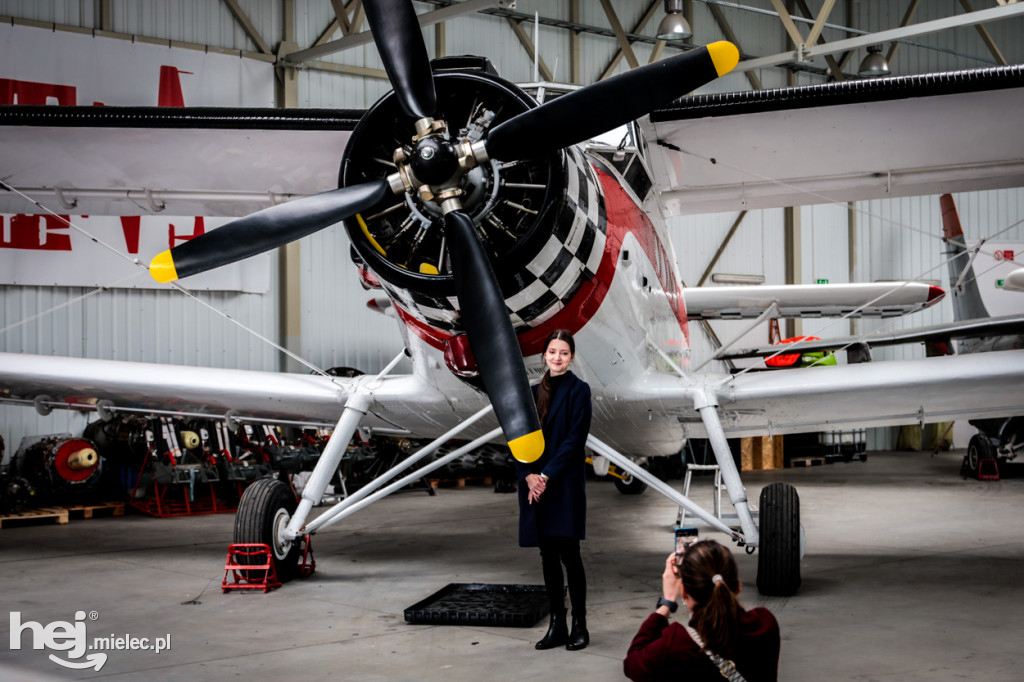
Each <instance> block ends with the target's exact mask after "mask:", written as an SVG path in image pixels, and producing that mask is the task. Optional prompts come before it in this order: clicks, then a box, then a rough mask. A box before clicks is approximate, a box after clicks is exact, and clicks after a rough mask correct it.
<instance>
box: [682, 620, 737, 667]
mask: <svg viewBox="0 0 1024 682" xmlns="http://www.w3.org/2000/svg"><path fill="white" fill-rule="evenodd" d="M683 627H684V628H686V631H687V632H688V633H690V639H692V640H693V641H694V642H695V643H696V644H697V646H699V647H700V649H701V651H703V652H704V653H705V654H707V655H708V658H710V659H711V662H712V663H714V664H715V665H716V666H718V670H719V671H721V673H722V677H724V678H725V679H727V680H729V682H746V679H745V678H744V677H743V675H740V671H739V670H736V664H735V663H733V662H732V661H730V660H729V659H727V658H722V657H721V656H719V655H718V654H716V653H715V652H713V651H711V650H710V649H705V648H704V640H703V639H701V636H700V635H698V634H697V631H696V630H694V629H693V628H692V627H690V624H689V623H686V624H684V625H683Z"/></svg>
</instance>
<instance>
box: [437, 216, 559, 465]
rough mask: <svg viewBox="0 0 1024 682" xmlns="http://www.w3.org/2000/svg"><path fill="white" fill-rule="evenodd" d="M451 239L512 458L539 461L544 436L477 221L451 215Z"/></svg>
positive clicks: (483, 369)
mask: <svg viewBox="0 0 1024 682" xmlns="http://www.w3.org/2000/svg"><path fill="white" fill-rule="evenodd" d="M445 236H446V237H447V239H448V253H449V256H450V257H451V262H452V275H453V277H454V279H455V292H456V295H457V296H458V299H459V311H460V313H461V315H462V323H463V326H464V327H465V328H466V336H467V337H468V339H469V347H470V349H471V350H472V351H473V356H474V357H475V358H476V364H477V368H478V369H479V370H480V378H481V379H482V380H483V383H484V389H486V391H487V395H488V397H489V398H490V399H491V404H492V405H494V413H495V415H497V417H498V423H499V424H501V428H502V430H503V431H504V432H505V438H506V439H507V440H508V446H509V448H510V449H511V450H512V456H513V457H515V458H516V459H518V460H519V461H520V462H533V461H534V460H536V459H537V458H538V457H540V456H541V455H542V454H543V453H544V434H543V433H542V432H541V430H540V419H539V418H538V417H537V404H536V403H535V402H534V399H533V391H532V390H531V389H530V383H529V381H528V380H527V378H526V368H525V367H524V366H523V360H522V351H521V350H520V349H519V342H518V341H517V340H516V333H515V330H514V329H513V328H512V321H511V320H510V319H509V317H508V313H507V312H506V309H505V299H504V297H503V296H502V295H501V290H500V289H499V288H498V280H497V278H496V277H495V276H494V272H493V271H492V270H491V264H490V261H488V260H487V254H486V253H485V252H484V248H483V245H482V244H481V243H480V239H479V238H478V237H477V235H476V228H475V227H474V225H473V219H472V218H470V217H469V216H468V215H466V214H465V213H463V212H462V211H453V212H451V213H449V214H448V215H446V216H445Z"/></svg>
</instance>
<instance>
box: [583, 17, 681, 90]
mask: <svg viewBox="0 0 1024 682" xmlns="http://www.w3.org/2000/svg"><path fill="white" fill-rule="evenodd" d="M604 2H607V0H602V4H603V3H604ZM660 6H661V0H652V2H651V4H650V6H649V7H648V8H647V11H646V12H644V15H643V16H642V17H640V21H638V22H637V24H636V26H635V27H633V31H632V32H633V33H639V32H640V31H642V30H644V27H645V26H647V22H649V21H650V20H651V17H653V16H654V12H655V11H656V10H657V9H658V7H660ZM605 11H607V10H605ZM613 28H614V27H613ZM621 30H622V26H621V25H620V26H619V31H620V32H621ZM616 37H618V36H616ZM622 40H625V41H626V45H629V46H630V47H629V53H630V54H633V47H632V45H630V43H629V38H627V37H626V35H625V33H623V35H622ZM622 40H620V41H619V50H618V52H616V53H615V56H614V57H612V60H611V61H610V62H608V66H606V67H605V69H604V71H602V72H601V77H600V78H598V79H597V80H599V81H603V80H604V79H605V78H607V77H608V76H610V75H611V74H612V71H614V70H615V68H616V67H617V66H618V65H619V62H621V61H622V58H623V56H626V53H625V52H624V51H623V49H622ZM658 42H659V43H661V45H662V49H664V45H665V41H664V40H659V41H658ZM655 49H657V44H655ZM651 56H652V57H653V56H654V55H651ZM659 56H660V52H659ZM633 59H634V60H635V59H636V56H635V55H634V57H633ZM627 61H628V57H627ZM654 61H657V59H655V60H654ZM630 68H636V67H635V66H631V67H630Z"/></svg>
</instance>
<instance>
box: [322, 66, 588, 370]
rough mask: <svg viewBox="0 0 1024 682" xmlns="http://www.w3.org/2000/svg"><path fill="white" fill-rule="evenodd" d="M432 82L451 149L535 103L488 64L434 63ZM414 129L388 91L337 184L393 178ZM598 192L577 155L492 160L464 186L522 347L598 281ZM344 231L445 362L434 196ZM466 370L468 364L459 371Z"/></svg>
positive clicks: (450, 297) (454, 318) (442, 254)
mask: <svg viewBox="0 0 1024 682" xmlns="http://www.w3.org/2000/svg"><path fill="white" fill-rule="evenodd" d="M434 82H435V88H436V90H437V97H438V111H439V113H438V118H439V119H443V120H445V121H447V122H448V124H449V126H450V128H449V131H448V132H449V136H450V138H451V140H452V141H453V142H461V141H462V140H465V139H468V140H469V141H470V142H473V141H477V140H479V139H481V138H483V137H485V136H486V134H487V131H488V130H490V129H492V128H493V127H495V126H496V125H498V124H499V123H501V122H503V121H505V120H507V119H509V118H511V117H513V116H515V115H517V114H519V113H521V112H523V111H526V110H527V109H529V108H532V107H535V106H536V105H537V103H536V101H535V100H533V98H531V97H530V96H529V95H527V94H526V93H525V92H523V91H522V90H521V89H519V88H518V87H516V86H515V85H513V84H511V83H509V82H507V81H505V80H502V79H501V78H499V77H498V76H497V75H495V74H493V73H492V72H490V71H489V70H488V69H486V68H478V69H473V70H454V71H447V70H441V69H438V68H437V66H436V65H435V75H434ZM457 126H461V127H458V128H457ZM415 132H416V131H415V129H414V126H413V122H411V121H409V120H408V118H407V117H406V116H405V114H404V113H403V112H402V110H401V107H400V105H399V103H398V101H397V99H396V98H395V96H394V94H393V93H392V94H389V95H387V96H385V97H384V98H383V99H381V100H380V101H378V102H377V103H376V104H375V105H374V106H373V107H371V109H370V110H369V111H367V113H366V114H365V116H364V117H363V119H362V120H361V121H360V123H359V125H358V126H357V127H356V129H355V130H354V131H353V134H352V137H351V140H350V141H349V145H348V147H347V148H346V150H345V155H344V157H343V159H342V165H341V173H340V184H341V185H342V186H347V185H352V184H358V183H361V182H366V181H368V180H376V179H380V178H384V177H386V176H387V175H389V174H391V173H394V170H395V165H394V163H393V160H392V159H393V154H395V153H396V152H395V150H396V149H398V150H400V151H399V152H398V153H400V154H410V153H412V152H413V148H412V147H411V146H410V145H409V144H408V143H407V141H408V140H411V139H413V137H414V136H415ZM418 151H422V150H418ZM413 167H414V168H415V166H413ZM599 187H600V186H599V184H598V181H597V178H596V176H595V175H594V172H593V169H592V168H591V167H590V165H589V164H588V163H587V162H586V160H585V159H584V157H583V155H582V153H580V152H579V151H578V150H577V149H575V148H570V149H567V150H564V151H560V152H558V153H556V154H553V155H552V156H550V157H548V158H545V159H539V160H530V161H518V162H512V163H501V162H497V161H490V162H488V163H485V164H482V165H480V166H478V167H477V168H474V169H473V170H471V171H470V172H469V173H467V174H466V175H465V177H464V178H463V180H462V183H461V189H462V191H463V196H462V203H463V206H464V208H465V211H466V212H467V213H468V214H469V215H470V216H471V217H472V218H473V221H474V224H475V225H476V228H477V231H478V234H479V236H480V238H481V241H482V243H483V245H484V248H485V250H486V251H487V254H488V257H489V259H490V261H491V265H492V268H493V270H494V273H495V275H496V277H497V280H498V284H499V287H500V288H501V292H502V295H503V296H504V298H505V305H506V307H507V309H508V312H509V315H510V317H511V319H512V322H513V327H514V328H515V330H516V332H517V334H519V335H520V339H521V341H522V339H523V336H522V334H523V333H524V332H526V331H529V330H532V329H536V328H537V327H538V326H541V325H543V324H544V323H545V322H546V321H547V320H549V319H550V318H551V317H552V316H554V315H555V314H556V313H558V312H559V311H560V310H561V309H562V308H563V307H564V305H565V304H566V302H568V301H569V300H570V299H571V298H572V297H573V295H574V294H575V293H576V292H577V291H578V290H579V288H580V286H581V285H582V284H583V282H585V281H586V280H588V279H591V278H593V277H594V275H595V272H596V270H597V265H598V264H599V263H600V259H601V255H602V254H603V251H604V242H605V232H606V219H605V211H604V200H603V197H602V196H601V192H600V189H599ZM346 229H347V230H348V233H349V236H350V237H351V240H352V243H353V245H354V247H355V254H354V255H355V257H356V258H357V259H358V261H360V262H359V266H360V270H361V272H365V271H367V270H368V271H369V272H370V273H372V275H373V277H374V278H375V280H376V282H375V283H377V282H379V284H380V286H381V287H382V288H383V289H384V290H385V292H386V293H387V294H388V296H389V297H390V298H391V299H392V301H393V302H394V304H395V307H396V311H397V312H398V315H399V317H400V318H401V319H403V321H405V323H406V324H407V325H408V326H409V327H410V328H411V329H412V330H413V331H414V332H415V333H417V334H418V335H419V336H420V337H421V338H423V339H424V340H426V341H427V342H428V343H430V344H431V345H433V346H434V347H436V348H439V349H442V350H446V352H447V354H446V357H447V356H452V355H453V353H451V352H450V349H449V347H450V346H451V344H452V340H453V339H456V338H457V337H459V336H460V335H461V334H462V331H463V330H462V327H461V324H460V319H459V314H458V310H457V304H456V299H455V285H454V281H453V279H452V276H451V273H450V270H449V268H448V263H447V262H446V255H447V249H446V247H445V232H444V221H443V216H442V212H441V208H440V205H439V204H438V202H437V201H436V199H435V198H434V197H432V196H430V192H429V190H427V189H426V188H424V191H422V192H414V193H410V194H406V195H403V196H401V197H398V196H396V197H395V198H394V200H393V202H392V203H391V204H389V205H386V206H385V207H384V208H378V209H375V211H374V213H373V214H372V215H363V214H360V215H357V216H356V217H355V218H354V219H351V220H348V221H346ZM363 277H364V281H365V280H366V275H363ZM521 345H522V344H521ZM531 345H536V344H535V343H534V344H531ZM523 350H524V353H525V354H531V353H536V352H540V349H539V348H538V349H534V348H526V347H524V349H523ZM454 355H459V354H458V353H455V354H454ZM466 364H469V365H471V364H472V359H471V358H469V359H468V360H465V361H463V362H462V364H460V368H462V369H465V365H466ZM449 366H451V364H450V363H449ZM453 369H455V368H454V367H453Z"/></svg>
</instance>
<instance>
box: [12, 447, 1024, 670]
mask: <svg viewBox="0 0 1024 682" xmlns="http://www.w3.org/2000/svg"><path fill="white" fill-rule="evenodd" d="M961 456H962V453H958V452H952V453H943V454H940V455H939V456H937V457H935V458H932V457H930V456H929V454H928V453H924V454H922V453H898V454H884V453H873V454H872V455H871V456H870V458H869V460H868V461H867V462H863V463H861V462H854V463H849V464H834V465H827V466H824V467H814V468H811V469H788V470H785V471H782V472H774V473H758V474H747V475H745V481H746V484H747V486H748V489H749V491H750V497H751V499H752V500H756V499H757V492H758V490H759V489H760V487H761V486H762V485H764V484H766V483H769V482H772V481H776V480H786V481H789V482H792V483H794V484H795V485H797V486H798V490H799V491H800V496H801V504H802V508H803V519H804V525H805V527H806V530H807V537H808V554H807V557H806V559H805V561H804V563H803V575H804V586H803V588H802V589H801V592H800V594H799V595H798V596H796V597H792V598H788V599H779V598H773V599H763V598H761V597H759V596H758V595H757V594H756V589H755V588H754V581H755V569H756V557H748V556H746V555H743V554H741V555H740V556H739V559H740V565H741V573H742V576H743V578H744V579H745V580H747V581H748V582H749V584H750V589H748V590H747V591H746V592H744V595H743V596H744V597H745V599H744V601H745V602H746V604H747V605H763V606H767V607H769V608H770V609H772V611H774V613H775V614H776V616H777V617H778V619H779V622H780V624H781V628H782V639H783V642H782V659H781V665H780V679H782V680H824V679H830V680H954V679H971V680H1020V679H1022V677H1024V672H1021V670H1020V669H1019V668H1020V661H1021V655H1020V654H1019V653H1018V652H1019V651H1020V640H1021V633H1022V631H1024V616H1022V615H1021V614H1022V610H1021V605H1022V604H1024V600H1022V597H1024V588H1022V585H1024V581H1022V580H1021V576H1022V569H1024V532H1022V531H1024V521H1022V515H1021V509H1022V502H1024V478H1005V479H1004V480H1003V481H1001V482H993V483H988V482H978V481H964V480H962V479H960V478H959V477H958V475H957V473H958V470H959V463H960V458H961ZM676 484H678V482H676ZM699 485H700V486H701V489H700V491H698V492H699V494H697V495H696V497H697V499H698V501H701V502H704V503H706V504H709V505H710V494H709V484H708V479H703V480H700V479H699ZM588 492H589V504H590V512H589V513H590V519H589V533H590V539H589V540H587V541H586V542H585V543H584V562H585V563H586V567H587V571H588V578H589V585H590V622H591V627H590V631H591V636H592V644H591V646H590V647H589V648H588V649H586V650H585V651H582V652H576V653H573V652H567V651H564V650H555V651H548V652H538V651H534V649H533V642H534V641H536V640H537V639H538V638H539V637H540V636H541V634H543V630H544V626H543V624H540V625H538V626H536V627H534V628H530V629H518V628H489V627H454V626H418V625H408V624H406V623H405V622H404V620H403V617H402V612H403V610H404V609H405V608H406V607H408V606H410V605H412V604H413V603H415V602H417V601H419V600H420V599H422V598H424V597H426V596H428V595H430V594H431V593H433V592H434V591H435V590H437V589H439V588H441V587H443V586H444V585H446V584H447V583H450V582H488V583H539V582H541V580H540V563H539V559H538V557H537V556H536V552H535V551H534V550H524V549H519V548H518V546H517V543H516V501H515V496H514V495H499V494H495V493H494V492H493V491H492V490H491V489H489V488H466V489H461V490H455V489H443V490H441V491H440V493H439V494H438V495H437V496H436V497H429V496H427V495H426V494H423V493H403V494H399V495H397V496H393V497H391V498H389V499H387V500H384V501H383V502H381V503H378V504H376V505H374V506H372V507H370V508H369V509H368V510H366V511H364V512H360V513H358V514H356V515H354V516H353V517H350V518H349V519H348V520H347V521H345V522H343V523H342V524H340V525H336V526H332V527H330V528H329V529H327V530H325V531H323V532H321V533H320V534H318V535H317V536H316V538H315V540H314V548H315V550H316V558H317V561H318V567H317V572H316V574H315V575H314V576H313V577H312V578H309V579H307V580H303V581H298V582H294V583H290V584H288V585H286V586H285V587H284V588H283V589H280V590H277V591H275V592H272V593H270V594H268V595H263V594H238V593H231V594H222V593H221V591H220V580H221V577H222V574H223V571H222V568H221V567H222V566H223V561H224V556H225V552H226V548H227V545H228V543H229V542H230V538H231V526H232V517H231V516H229V515H218V516H204V517H193V518H179V519H151V518H148V517H142V516H126V517H123V518H108V519H93V520H87V521H86V520H80V521H72V522H71V523H70V524H68V525H66V526H48V525H46V526H32V527H24V528H12V529H7V528H5V529H0V548H2V553H0V576H2V577H0V579H2V581H3V582H2V585H3V587H2V592H0V594H2V597H0V598H2V600H3V610H4V611H18V612H20V614H21V616H20V618H21V622H22V623H24V622H25V621H29V620H32V621H36V622H38V623H40V624H42V625H43V626H45V625H47V624H50V623H52V622H54V621H72V620H73V619H74V618H75V612H76V611H78V610H81V611H85V612H95V614H94V615H95V616H96V620H86V621H83V622H84V623H85V625H84V627H85V628H86V629H87V632H88V637H89V639H90V640H91V639H92V638H93V637H98V636H109V635H111V634H115V635H117V636H123V635H129V636H132V637H148V638H152V639H155V638H157V637H166V636H167V635H170V637H171V648H170V649H169V650H167V651H164V652H161V653H159V654H157V653H155V652H153V651H109V652H108V658H107V661H106V663H105V664H104V665H103V667H102V668H101V670H100V671H99V672H96V671H95V670H87V671H82V672H77V671H69V670H66V669H64V668H61V667H59V666H58V665H56V664H55V663H53V662H51V661H50V660H48V658H47V654H49V653H55V654H64V656H63V657H64V658H65V659H67V658H70V656H68V655H67V654H68V652H52V650H50V651H47V650H33V649H31V648H29V647H30V646H31V644H30V640H31V635H30V633H29V632H28V631H26V632H25V633H24V634H23V635H22V648H21V649H20V650H16V651H15V650H11V649H10V647H9V646H8V642H9V637H10V634H9V631H10V628H9V622H4V623H3V626H2V631H0V642H3V645H2V646H0V679H26V680H27V679H33V680H36V679H46V678H47V677H49V678H51V679H85V678H96V679H115V680H129V679H131V680H138V679H147V680H197V679H199V680H206V679H226V678H230V677H239V676H244V677H247V678H249V679H259V680H262V679H289V678H290V679H315V678H326V677H328V676H330V677H333V678H335V679H343V680H445V681H446V682H455V681H457V680H481V679H490V680H493V681H497V680H510V679H530V678H533V677H543V679H552V673H553V672H554V673H555V674H556V675H557V674H559V673H562V674H563V678H562V679H564V680H581V679H586V680H592V681H595V682H596V681H599V680H618V679H622V664H621V661H622V657H623V655H624V654H625V651H626V648H627V646H628V644H629V642H630V639H631V638H632V635H633V633H634V632H635V630H636V628H637V627H638V626H639V624H640V623H641V621H642V620H643V619H644V618H645V617H646V616H647V615H648V614H649V613H650V611H651V609H652V605H653V602H654V601H655V599H656V597H657V590H658V586H659V584H660V580H659V575H660V571H661V566H662V562H663V560H664V557H665V556H666V555H667V553H668V551H669V550H670V549H671V544H672V536H671V526H672V523H673V521H674V520H675V513H676V510H675V508H674V507H673V506H671V504H670V503H668V502H666V501H665V500H664V499H663V498H661V497H660V496H657V495H655V494H652V493H650V492H648V494H645V495H643V496H639V497H625V496H621V495H619V494H618V493H617V492H616V490H615V489H614V487H613V486H612V485H610V484H608V483H592V484H590V486H589V490H588ZM705 535H706V536H707V537H715V535H714V534H705ZM79 660H81V659H79Z"/></svg>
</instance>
